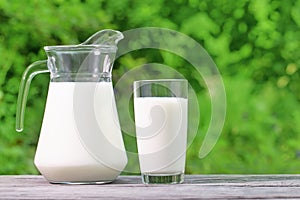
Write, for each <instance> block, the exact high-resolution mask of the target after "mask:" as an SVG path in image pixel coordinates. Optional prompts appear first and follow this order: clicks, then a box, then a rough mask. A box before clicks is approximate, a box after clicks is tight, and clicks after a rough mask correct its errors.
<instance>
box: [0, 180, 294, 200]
mask: <svg viewBox="0 0 300 200" xmlns="http://www.w3.org/2000/svg"><path fill="white" fill-rule="evenodd" d="M202 198H204V199H215V198H216V199H243V198H245V199H276V198H280V199H288V198H289V199H300V175H186V176H185V182H184V183H183V184H179V185H144V184H142V183H141V179H140V177H139V176H120V177H119V178H118V179H117V180H116V181H115V182H113V183H110V184H105V185H60V184H50V183H48V182H47V181H46V180H45V179H44V178H43V177H42V176H31V175H21V176H6V175H5V176H0V199H64V200H65V199H202Z"/></svg>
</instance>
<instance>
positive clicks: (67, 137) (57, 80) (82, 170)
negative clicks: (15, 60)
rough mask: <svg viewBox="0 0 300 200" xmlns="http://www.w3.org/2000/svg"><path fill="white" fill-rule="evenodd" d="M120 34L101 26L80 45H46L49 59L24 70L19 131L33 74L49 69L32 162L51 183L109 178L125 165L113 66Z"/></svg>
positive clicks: (17, 118)
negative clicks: (44, 100)
mask: <svg viewBox="0 0 300 200" xmlns="http://www.w3.org/2000/svg"><path fill="white" fill-rule="evenodd" d="M121 39H123V34H122V33H120V32H119V31H114V30H102V31H99V32H97V33H96V34H94V35H93V36H91V37H90V38H89V39H88V40H87V41H85V42H84V43H82V44H79V45H66V46H46V47H44V49H45V51H46V54H47V56H48V59H47V60H45V61H37V62H35V63H33V64H31V65H30V66H29V67H28V68H27V69H26V70H25V72H24V74H23V77H22V81H21V85H20V91H19V96H18V105H17V115H16V123H17V124H16V129H17V131H19V132H20V131H22V130H23V122H24V113H25V106H26V99H27V94H28V91H29V86H30V82H31V80H32V78H33V77H34V76H35V75H36V74H39V73H45V72H50V84H49V90H48V96H47V101H46V108H45V112H44V118H43V123H42V128H41V132H40V137H39V141H38V146H37V150H36V154H35V158H34V163H35V165H36V167H37V169H38V170H39V171H40V173H41V174H42V175H43V176H44V177H45V178H46V179H47V180H48V181H49V182H51V183H76V184H80V183H82V184H84V183H107V182H111V181H113V180H115V179H116V178H117V176H118V175H119V174H120V172H121V171H122V170H123V169H124V167H125V166H126V164H127V155H126V151H125V148H124V143H123V138H122V134H121V130H120V125H119V119H118V114H117V109H116V104H115V98H114V92H113V86H112V79H111V71H112V67H113V62H114V58H115V54H116V51H117V43H118V41H119V40H121Z"/></svg>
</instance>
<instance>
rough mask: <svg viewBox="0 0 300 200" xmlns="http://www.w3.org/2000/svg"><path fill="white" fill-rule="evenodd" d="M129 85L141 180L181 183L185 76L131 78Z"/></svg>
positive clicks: (184, 121) (185, 107) (184, 142)
mask: <svg viewBox="0 0 300 200" xmlns="http://www.w3.org/2000/svg"><path fill="white" fill-rule="evenodd" d="M133 89H134V117H135V127H136V137H137V147H138V156H139V163H140V169H141V175H142V181H143V183H145V184H152V183H157V184H159V183H182V182H183V181H184V168H185V157H186V146H187V145H186V144H187V120H188V119H187V118H188V117H187V116H188V113H187V112H188V98H187V97H188V82H187V80H185V79H156V80H140V81H135V82H134V88H133Z"/></svg>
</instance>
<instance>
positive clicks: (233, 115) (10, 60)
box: [0, 0, 300, 174]
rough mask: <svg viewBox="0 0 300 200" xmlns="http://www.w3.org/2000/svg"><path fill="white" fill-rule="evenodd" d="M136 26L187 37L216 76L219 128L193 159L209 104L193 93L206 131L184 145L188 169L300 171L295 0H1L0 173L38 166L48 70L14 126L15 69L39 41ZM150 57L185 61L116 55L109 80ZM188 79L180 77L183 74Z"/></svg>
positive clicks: (299, 3) (299, 39) (37, 50)
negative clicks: (19, 129) (20, 124)
mask: <svg viewBox="0 0 300 200" xmlns="http://www.w3.org/2000/svg"><path fill="white" fill-rule="evenodd" d="M138 27H163V28H169V29H172V30H175V31H179V32H181V33H184V34H186V35H188V36H190V37H192V38H194V39H195V40H196V41H198V42H199V43H200V44H201V45H202V46H203V47H204V48H205V49H206V50H207V52H208V53H209V54H210V55H211V57H212V58H213V60H214V61H215V63H216V65H217V66H218V68H219V70H220V73H221V75H222V78H223V81H224V84H225V88H226V94H227V116H226V121H225V125H224V129H223V131H222V134H221V137H220V138H219V141H218V143H217V144H216V146H215V147H214V149H213V150H212V152H210V154H208V156H206V157H205V158H203V159H200V158H199V157H198V152H199V147H200V146H201V144H202V141H203V137H204V135H203V133H204V131H202V130H205V127H207V125H208V123H209V120H210V119H209V116H210V109H208V108H207V107H209V105H206V103H205V102H207V104H209V101H207V100H205V99H207V96H205V93H204V92H203V91H201V90H199V91H198V92H199V94H198V95H199V98H200V99H201V98H203V99H204V100H203V101H204V103H202V105H201V121H200V127H203V129H201V128H200V130H199V133H198V134H197V137H196V138H195V140H194V141H193V143H192V145H191V147H190V148H189V149H188V152H187V166H186V172H187V173H299V172H300V123H299V122H300V109H299V108H300V104H299V102H300V85H299V81H300V71H299V68H300V53H299V52H300V0H286V1H281V0H239V1H232V0H202V1H198V0H173V1H168V0H156V1H152V0H143V1H139V0H120V1H104V0H85V1H84V0H82V1H79V0H69V1H64V0H52V1H38V0H27V1H19V0H10V1H8V0H0V56H1V59H0V69H1V70H0V174H36V173H38V172H37V171H36V169H35V167H34V165H33V157H34V152H35V148H36V144H37V141H38V136H39V130H40V127H41V123H42V117H43V111H44V106H45V100H46V95H47V86H48V82H49V75H46V74H44V75H39V76H37V77H36V78H35V79H34V80H33V82H32V85H31V89H30V93H29V97H28V102H27V110H26V121H25V130H24V132H23V133H21V134H20V133H16V131H15V129H14V128H15V111H16V99H17V94H18V89H19V82H20V78H21V74H22V72H23V71H24V69H25V68H26V66H28V65H29V64H30V63H32V62H33V61H36V60H40V59H45V58H46V55H45V53H44V51H43V48H42V47H43V46H46V45H60V44H78V43H81V42H83V41H84V40H85V39H86V38H88V37H89V36H90V35H92V34H93V33H95V32H97V31H98V30H101V29H107V28H111V29H117V30H120V31H126V30H129V29H133V28H138ZM158 54H159V55H158ZM157 57H159V59H157ZM150 61H151V62H153V61H156V62H157V61H159V62H161V63H162V64H165V65H169V66H173V67H174V68H175V69H177V68H179V67H180V66H179V64H178V63H180V64H182V61H180V59H178V58H176V55H170V54H168V53H166V52H157V51H156V52H153V51H142V52H134V53H132V54H129V55H126V56H124V57H122V58H120V59H118V60H117V61H116V63H115V66H116V68H115V70H114V72H113V73H114V77H115V79H114V80H115V81H116V79H117V78H118V77H121V76H122V73H124V71H126V70H129V69H132V68H134V67H135V66H138V65H140V64H143V63H147V62H150ZM177 61H178V62H177ZM176 63H177V64H176ZM192 76H193V73H186V74H185V77H186V78H187V79H188V80H190V81H191V80H193V77H192ZM120 118H122V116H121V117H120ZM202 119H203V120H202ZM123 123H124V122H123ZM125 123H126V122H125ZM126 140H127V139H126ZM127 142H132V141H127ZM130 146H131V144H128V143H127V144H126V147H127V148H130ZM134 164H135V165H137V163H131V165H134ZM137 167H138V166H137Z"/></svg>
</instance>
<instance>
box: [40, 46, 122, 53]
mask: <svg viewBox="0 0 300 200" xmlns="http://www.w3.org/2000/svg"><path fill="white" fill-rule="evenodd" d="M117 49H118V48H117V46H114V45H105V44H86V45H53V46H44V50H45V51H46V52H49V51H91V50H101V51H106V52H115V51H116V50H117Z"/></svg>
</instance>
